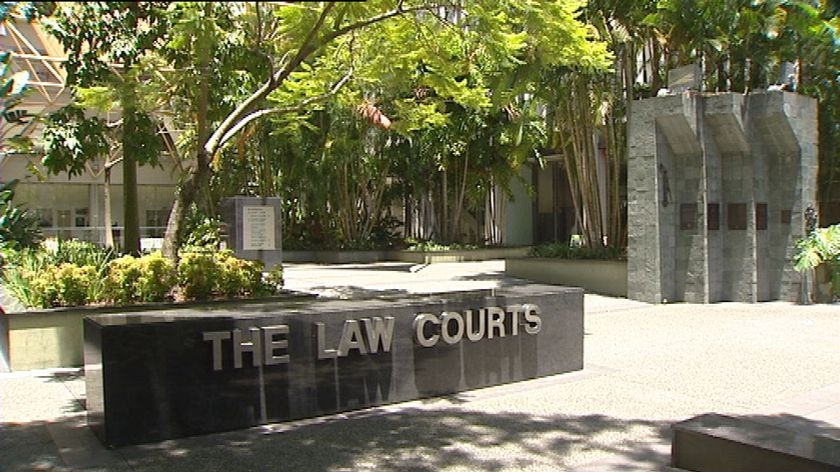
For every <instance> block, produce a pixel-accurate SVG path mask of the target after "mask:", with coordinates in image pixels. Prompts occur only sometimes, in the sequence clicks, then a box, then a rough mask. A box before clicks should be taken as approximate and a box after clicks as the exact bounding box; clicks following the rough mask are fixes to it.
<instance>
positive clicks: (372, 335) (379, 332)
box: [362, 316, 394, 354]
mask: <svg viewBox="0 0 840 472" xmlns="http://www.w3.org/2000/svg"><path fill="white" fill-rule="evenodd" d="M362 323H364V325H365V334H367V345H368V351H370V353H371V354H376V353H377V352H379V346H380V343H381V345H382V352H391V341H392V340H393V338H394V317H393V316H386V317H385V319H384V320H383V319H382V318H380V317H378V316H374V317H373V320H371V319H370V318H362Z"/></svg>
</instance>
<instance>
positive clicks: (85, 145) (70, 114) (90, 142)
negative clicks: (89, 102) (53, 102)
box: [41, 104, 109, 177]
mask: <svg viewBox="0 0 840 472" xmlns="http://www.w3.org/2000/svg"><path fill="white" fill-rule="evenodd" d="M105 131H106V128H105V124H104V123H103V122H102V120H101V119H99V118H96V117H88V116H86V115H85V111H84V110H83V109H82V108H81V107H78V106H76V105H73V104H70V105H67V106H65V107H63V108H61V109H59V110H57V111H55V112H53V113H52V114H50V115H49V116H48V117H47V118H46V124H45V127H44V132H43V136H42V140H43V145H44V157H43V159H42V160H41V163H42V164H43V165H44V167H46V168H47V170H49V171H50V172H51V173H53V174H58V173H60V172H67V173H68V174H70V176H71V177H72V176H75V175H81V174H83V173H84V172H85V163H86V162H88V161H89V160H93V159H96V158H97V157H100V156H103V155H106V154H107V153H108V149H109V145H108V140H107V139H106V137H105Z"/></svg>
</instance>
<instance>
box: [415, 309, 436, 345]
mask: <svg viewBox="0 0 840 472" xmlns="http://www.w3.org/2000/svg"><path fill="white" fill-rule="evenodd" d="M426 323H432V324H436V325H439V324H440V321H438V319H437V317H435V315H433V314H431V313H421V314H419V315H417V316H415V317H414V343H415V344H418V345H420V346H423V347H432V346H434V345H435V344H437V342H438V339H440V335H439V334H433V335H431V336H430V337H428V338H427V337H426V336H424V335H423V327H424V326H426Z"/></svg>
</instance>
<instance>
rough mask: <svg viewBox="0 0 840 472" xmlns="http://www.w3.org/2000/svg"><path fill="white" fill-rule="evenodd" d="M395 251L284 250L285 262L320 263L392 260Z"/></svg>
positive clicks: (357, 262) (358, 262) (359, 262)
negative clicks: (391, 255)
mask: <svg viewBox="0 0 840 472" xmlns="http://www.w3.org/2000/svg"><path fill="white" fill-rule="evenodd" d="M392 252H393V251H387V250H378V251H283V262H316V263H320V264H354V263H355V264H364V263H368V262H379V261H386V260H392V259H391V258H390V257H389V255H390V254H391V253H392Z"/></svg>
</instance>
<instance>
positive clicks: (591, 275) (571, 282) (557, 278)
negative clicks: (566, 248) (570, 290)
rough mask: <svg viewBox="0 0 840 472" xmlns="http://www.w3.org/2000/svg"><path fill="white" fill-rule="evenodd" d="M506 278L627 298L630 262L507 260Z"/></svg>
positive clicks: (550, 259)
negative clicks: (628, 264) (628, 263)
mask: <svg viewBox="0 0 840 472" xmlns="http://www.w3.org/2000/svg"><path fill="white" fill-rule="evenodd" d="M505 274H506V275H509V276H511V277H518V278H521V279H528V280H533V281H535V282H540V283H547V284H553V285H566V286H570V287H582V288H583V289H585V290H586V291H587V292H592V293H598V294H601V295H613V296H619V297H626V296H627V262H625V261H597V260H579V259H575V260H569V259H554V258H521V259H506V260H505Z"/></svg>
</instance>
